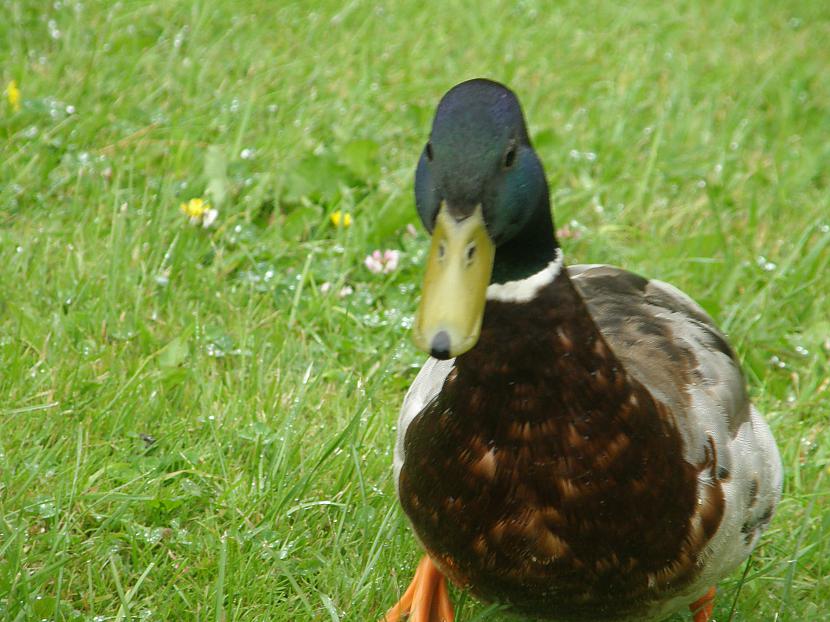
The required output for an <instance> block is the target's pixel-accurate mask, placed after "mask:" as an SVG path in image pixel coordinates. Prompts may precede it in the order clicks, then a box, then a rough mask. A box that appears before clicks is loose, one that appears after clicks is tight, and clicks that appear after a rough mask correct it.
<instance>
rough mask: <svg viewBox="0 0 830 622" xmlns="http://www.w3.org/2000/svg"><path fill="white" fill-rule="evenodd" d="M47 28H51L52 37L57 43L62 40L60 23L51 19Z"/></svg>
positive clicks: (50, 34)
mask: <svg viewBox="0 0 830 622" xmlns="http://www.w3.org/2000/svg"><path fill="white" fill-rule="evenodd" d="M46 26H47V27H48V28H49V36H50V37H52V38H53V39H55V40H56V41H57V40H58V39H60V38H61V31H60V30H59V29H58V23H57V22H56V21H55V20H53V19H50V20H49V22H48V23H47V24H46Z"/></svg>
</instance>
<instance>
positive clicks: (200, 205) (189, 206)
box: [179, 197, 210, 220]
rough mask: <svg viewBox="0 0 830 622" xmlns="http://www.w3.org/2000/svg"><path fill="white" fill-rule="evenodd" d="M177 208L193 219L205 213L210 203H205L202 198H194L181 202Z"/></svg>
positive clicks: (199, 217)
mask: <svg viewBox="0 0 830 622" xmlns="http://www.w3.org/2000/svg"><path fill="white" fill-rule="evenodd" d="M179 209H180V210H182V211H183V212H184V213H185V215H186V216H189V217H190V218H195V219H197V220H198V219H201V218H202V216H204V215H205V212H207V211H208V210H209V209H210V203H205V201H204V199H200V198H198V197H197V198H195V199H190V200H189V201H188V202H187V203H182V204H181V205H180V206H179Z"/></svg>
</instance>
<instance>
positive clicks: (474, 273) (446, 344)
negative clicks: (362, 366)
mask: <svg viewBox="0 0 830 622" xmlns="http://www.w3.org/2000/svg"><path fill="white" fill-rule="evenodd" d="M495 254H496V246H495V245H494V244H493V242H492V240H490V236H489V235H487V227H486V226H485V224H484V216H483V215H482V212H481V206H480V205H479V206H478V207H476V209H475V211H474V212H473V213H472V215H471V216H468V217H467V218H465V219H463V220H460V221H459V220H456V219H455V218H453V217H452V216H451V215H450V214H449V213H448V212H447V208H446V205H445V204H442V205H441V208H440V209H439V211H438V217H437V218H436V220H435V229H434V230H433V232H432V244H431V245H430V249H429V258H428V259H427V270H426V274H425V275H424V287H423V291H422V294H421V304H420V305H419V307H418V313H417V314H416V315H415V327H414V330H413V336H412V338H413V341H414V342H415V345H416V346H417V347H418V348H420V349H421V350H423V351H425V352H429V353H430V354H431V355H432V356H434V357H436V358H440V359H448V358H452V357H454V356H458V355H459V354H464V352H466V351H467V350H469V349H471V348H472V347H473V346H474V345H475V344H476V342H477V341H478V337H479V334H480V333H481V319H482V317H483V316H484V305H485V303H486V302H487V285H489V283H490V276H491V274H492V272H493V258H494V257H495Z"/></svg>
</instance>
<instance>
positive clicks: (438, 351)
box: [429, 330, 450, 359]
mask: <svg viewBox="0 0 830 622" xmlns="http://www.w3.org/2000/svg"><path fill="white" fill-rule="evenodd" d="M429 353H430V354H431V355H432V356H434V357H435V358H437V359H448V358H450V335H449V333H447V331H445V330H442V331H440V332H439V333H438V334H437V335H435V337H433V338H432V343H431V344H430V350H429Z"/></svg>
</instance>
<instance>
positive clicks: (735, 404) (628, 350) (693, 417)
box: [568, 265, 782, 577]
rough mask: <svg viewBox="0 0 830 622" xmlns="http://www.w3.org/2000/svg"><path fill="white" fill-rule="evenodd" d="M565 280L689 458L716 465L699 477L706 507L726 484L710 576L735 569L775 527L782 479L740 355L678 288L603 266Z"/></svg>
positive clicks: (581, 269)
mask: <svg viewBox="0 0 830 622" xmlns="http://www.w3.org/2000/svg"><path fill="white" fill-rule="evenodd" d="M568 273H569V276H570V277H571V280H572V282H573V284H574V285H575V287H576V288H577V291H579V293H580V294H581V295H582V297H583V298H584V300H585V302H586V303H587V306H588V309H589V312H590V313H591V316H592V317H593V319H594V321H595V323H596V324H597V326H598V328H599V330H600V332H601V333H602V334H603V336H604V337H605V338H606V340H607V342H608V344H609V346H610V347H611V349H612V350H613V351H614V353H615V354H616V356H617V357H618V358H619V359H620V361H621V362H622V363H623V365H624V366H625V368H626V371H627V372H628V373H629V374H630V375H631V376H632V377H634V378H636V379H637V380H639V381H640V382H641V383H642V384H643V385H645V387H646V388H647V389H648V390H649V391H650V392H651V393H652V395H653V396H654V397H655V398H656V399H658V400H660V401H662V402H664V403H665V404H666V405H667V406H669V410H670V411H671V413H672V416H673V417H674V424H675V426H676V427H677V429H678V431H679V432H680V434H681V436H682V438H683V440H684V457H685V459H686V460H687V461H688V462H689V463H691V464H695V465H702V464H704V463H706V462H707V461H710V460H714V465H713V468H712V469H711V470H710V469H705V470H702V471H701V476H700V482H699V484H700V493H699V496H700V498H701V499H702V500H703V502H704V503H705V502H706V500H707V499H708V498H711V497H712V496H713V492H714V490H715V489H716V488H717V487H720V488H721V490H722V491H723V499H724V514H723V518H722V520H721V524H720V527H719V529H718V532H717V533H716V535H715V537H713V538H712V541H711V542H710V544H709V547H708V548H709V549H710V553H711V552H714V553H713V554H712V555H711V556H710V557H711V558H712V560H711V563H707V570H709V572H706V573H704V574H706V575H711V576H712V577H715V576H720V575H722V574H724V573H726V572H729V571H730V570H731V569H732V568H733V567H734V566H735V565H737V564H739V563H740V562H741V561H742V560H743V559H744V558H745V557H746V555H748V554H749V551H751V549H752V547H754V545H755V543H756V542H757V539H758V537H759V536H760V534H761V532H762V531H763V530H764V528H765V527H766V525H767V524H768V523H769V520H770V519H771V517H772V514H773V512H774V510H775V506H776V505H777V503H778V500H779V498H780V495H781V482H782V466H781V458H780V456H779V454H778V449H777V447H776V445H775V440H774V439H773V437H772V434H771V432H770V429H769V426H768V425H767V423H766V422H765V421H764V419H763V418H762V417H761V415H760V414H759V413H758V412H757V410H756V409H755V408H754V407H753V406H751V404H750V402H749V398H748V397H747V392H746V385H745V382H744V378H743V374H742V373H741V369H740V365H739V363H738V360H737V357H736V356H735V353H734V351H733V350H732V348H731V347H730V346H729V344H728V343H727V341H726V338H725V337H724V335H723V333H721V331H720V330H719V329H718V328H717V327H716V326H715V323H714V322H713V321H712V318H711V317H709V315H708V314H707V313H706V312H705V311H704V310H703V309H702V308H701V307H700V306H699V305H698V304H697V303H695V302H694V301H693V300H692V299H691V298H689V297H688V296H687V295H686V294H684V293H683V292H681V291H680V290H679V289H677V288H676V287H674V286H672V285H669V284H667V283H664V282H662V281H656V280H648V279H645V278H643V277H641V276H638V275H636V274H632V273H630V272H627V271H625V270H621V269H619V268H614V267H611V266H604V265H591V266H571V267H570V268H569V269H568ZM712 453H714V455H712Z"/></svg>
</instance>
